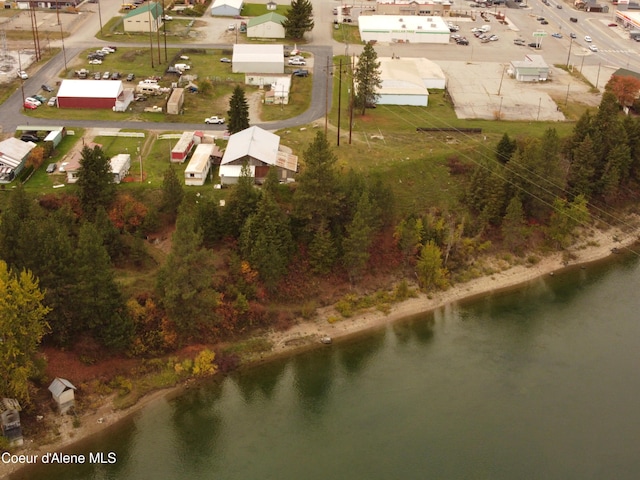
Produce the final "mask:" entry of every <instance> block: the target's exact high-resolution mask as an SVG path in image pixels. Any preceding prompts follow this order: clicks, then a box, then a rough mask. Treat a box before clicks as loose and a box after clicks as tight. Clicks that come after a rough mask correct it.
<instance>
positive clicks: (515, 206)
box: [502, 196, 528, 255]
mask: <svg viewBox="0 0 640 480" xmlns="http://www.w3.org/2000/svg"><path fill="white" fill-rule="evenodd" d="M502 239H503V241H504V246H505V247H506V248H507V249H508V250H509V251H511V252H513V253H515V254H517V255H521V254H522V253H523V251H524V247H525V245H526V243H527V240H528V231H527V222H526V220H525V217H524V210H523V209H522V202H521V201H520V197H518V196H515V197H513V198H512V199H511V201H510V202H509V205H507V211H506V213H505V214H504V218H503V219H502Z"/></svg>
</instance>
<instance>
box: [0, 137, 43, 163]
mask: <svg viewBox="0 0 640 480" xmlns="http://www.w3.org/2000/svg"><path fill="white" fill-rule="evenodd" d="M35 147H36V144H35V143H33V142H23V141H22V140H20V139H19V138H15V137H9V138H7V139H6V140H3V141H2V142H0V163H3V164H5V165H8V166H9V167H11V168H16V167H17V166H18V165H20V162H22V159H23V158H25V157H26V156H27V155H28V154H29V152H30V151H31V150H33V149H34V148H35Z"/></svg>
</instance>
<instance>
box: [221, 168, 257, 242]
mask: <svg viewBox="0 0 640 480" xmlns="http://www.w3.org/2000/svg"><path fill="white" fill-rule="evenodd" d="M258 200H260V191H259V190H257V189H256V187H255V184H254V179H253V177H252V176H251V170H249V167H248V165H244V166H243V167H242V170H241V173H240V178H239V179H238V183H237V184H235V185H234V186H233V188H232V190H231V192H230V194H229V198H228V200H227V202H226V206H225V207H224V211H223V218H224V225H225V228H226V234H227V235H229V236H231V237H233V238H238V237H239V236H240V232H241V231H242V226H243V225H244V222H245V221H246V220H247V219H248V218H249V217H250V216H251V215H253V214H254V213H255V211H256V209H257V208H258Z"/></svg>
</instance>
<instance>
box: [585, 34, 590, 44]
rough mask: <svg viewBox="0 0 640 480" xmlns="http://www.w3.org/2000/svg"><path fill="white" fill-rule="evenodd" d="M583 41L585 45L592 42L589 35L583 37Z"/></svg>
mask: <svg viewBox="0 0 640 480" xmlns="http://www.w3.org/2000/svg"><path fill="white" fill-rule="evenodd" d="M584 41H585V42H587V43H591V42H592V40H591V37H590V36H589V35H587V36H586V37H584Z"/></svg>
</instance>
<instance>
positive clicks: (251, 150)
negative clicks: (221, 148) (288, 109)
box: [219, 126, 298, 185]
mask: <svg viewBox="0 0 640 480" xmlns="http://www.w3.org/2000/svg"><path fill="white" fill-rule="evenodd" d="M245 164H246V165H247V167H248V168H249V171H250V174H251V176H252V177H253V178H254V180H255V182H256V183H260V184H261V183H263V182H264V180H265V179H266V178H267V174H268V173H269V169H271V168H276V169H277V171H278V179H279V180H280V181H281V182H291V181H293V180H294V177H295V174H296V173H297V171H298V156H297V155H293V153H292V152H291V149H289V148H288V147H285V146H282V145H280V137H279V136H278V135H276V134H275V133H271V132H268V131H266V130H263V129H262V128H260V127H256V126H253V127H249V128H247V129H245V130H242V131H241V132H238V133H234V134H233V135H231V136H230V137H229V143H228V144H227V149H226V150H225V152H224V155H223V156H222V161H221V162H220V172H219V175H220V183H221V184H222V185H232V184H235V183H237V182H238V179H239V178H240V176H241V172H242V167H243V165H245Z"/></svg>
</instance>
